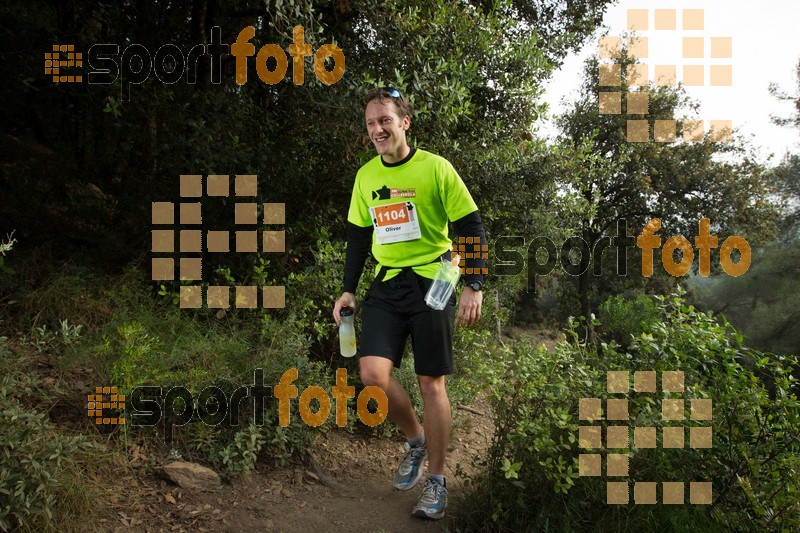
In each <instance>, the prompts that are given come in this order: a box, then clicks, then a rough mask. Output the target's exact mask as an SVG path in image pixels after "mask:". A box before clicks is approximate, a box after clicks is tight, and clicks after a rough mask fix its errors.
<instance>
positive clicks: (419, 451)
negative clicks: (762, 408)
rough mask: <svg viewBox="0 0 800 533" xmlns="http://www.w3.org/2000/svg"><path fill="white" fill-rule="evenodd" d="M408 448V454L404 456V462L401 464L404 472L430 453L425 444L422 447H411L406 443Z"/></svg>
mask: <svg viewBox="0 0 800 533" xmlns="http://www.w3.org/2000/svg"><path fill="white" fill-rule="evenodd" d="M405 447H406V454H405V455H404V456H403V461H402V463H401V468H403V469H404V470H408V469H409V468H411V465H412V464H413V463H414V461H417V460H419V459H420V458H421V457H424V456H425V454H426V453H427V452H428V450H427V448H426V447H425V445H424V444H422V445H421V446H411V445H410V444H409V443H407V442H406V443H405Z"/></svg>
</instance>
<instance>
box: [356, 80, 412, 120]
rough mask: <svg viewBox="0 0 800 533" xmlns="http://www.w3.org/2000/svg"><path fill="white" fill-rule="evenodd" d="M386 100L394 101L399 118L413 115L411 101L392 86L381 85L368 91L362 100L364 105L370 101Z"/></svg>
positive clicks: (383, 101) (381, 101) (382, 101)
mask: <svg viewBox="0 0 800 533" xmlns="http://www.w3.org/2000/svg"><path fill="white" fill-rule="evenodd" d="M386 100H389V101H391V102H394V105H396V106H397V110H398V111H399V112H400V117H401V118H405V116H406V115H408V117H409V118H411V117H412V116H414V107H413V106H412V105H411V102H409V101H408V98H406V97H405V96H403V93H401V92H400V91H399V90H397V89H395V88H393V87H381V88H379V89H372V90H371V91H369V92H368V93H367V98H366V100H365V101H364V107H366V106H367V104H369V103H370V102H374V101H378V102H380V103H382V104H383V103H385V101H386Z"/></svg>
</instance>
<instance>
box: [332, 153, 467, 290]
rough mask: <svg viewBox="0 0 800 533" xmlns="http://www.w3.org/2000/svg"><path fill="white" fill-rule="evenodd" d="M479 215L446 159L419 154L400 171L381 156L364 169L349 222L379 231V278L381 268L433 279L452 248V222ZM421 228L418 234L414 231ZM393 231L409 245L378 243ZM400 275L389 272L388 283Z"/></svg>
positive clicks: (375, 249) (375, 253) (374, 243)
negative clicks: (404, 269)
mask: <svg viewBox="0 0 800 533" xmlns="http://www.w3.org/2000/svg"><path fill="white" fill-rule="evenodd" d="M383 206H392V207H383ZM370 208H379V209H377V210H373V211H371V210H370ZM477 210H478V206H477V205H476V204H475V202H474V200H473V199H472V196H470V194H469V191H468V190H467V187H466V185H464V182H463V181H462V180H461V177H460V176H459V175H458V173H457V172H456V170H455V169H454V168H453V165H451V164H450V162H449V161H447V160H446V159H445V158H443V157H441V156H438V155H435V154H432V153H430V152H426V151H425V150H420V149H417V150H416V151H415V152H414V154H413V156H412V157H411V158H410V159H409V160H408V161H406V162H404V163H403V164H401V165H398V166H386V165H385V164H384V163H383V161H381V158H380V156H376V157H374V158H373V159H371V160H370V161H369V162H368V163H367V164H365V165H364V166H363V167H361V168H360V169H359V171H358V174H356V181H355V184H354V185H353V194H352V197H351V199H350V210H349V212H348V215H347V220H348V222H350V223H352V224H355V225H356V226H361V227H367V226H370V225H372V226H374V231H373V234H372V255H373V256H375V259H377V260H378V263H379V265H378V266H377V267H376V271H375V272H376V275H377V272H378V270H379V269H380V266H381V265H386V266H392V267H407V266H413V267H414V272H416V273H417V274H419V275H421V276H424V277H426V278H431V279H433V277H434V276H435V275H436V271H437V270H438V268H439V264H438V261H436V259H437V258H438V257H439V256H440V255H442V254H443V253H445V252H446V251H447V250H449V249H450V246H451V242H450V239H449V237H448V236H447V222H448V220H450V221H451V222H452V221H454V220H458V219H459V218H462V217H464V216H466V215H468V214H470V213H472V212H474V211H477ZM390 215H391V219H390ZM412 219H413V220H414V221H416V222H415V223H414V224H412ZM394 223H396V224H395V225H392V224H394ZM416 225H418V230H416V228H415V227H412V226H416ZM392 230H396V231H397V232H398V233H403V234H404V235H406V237H405V239H406V240H401V241H399V242H389V243H383V244H382V243H380V242H378V241H379V237H381V236H382V235H384V232H388V231H392ZM415 231H416V233H415ZM417 235H418V236H417ZM383 238H396V237H394V236H392V237H389V236H388V235H387V236H385V237H383ZM418 265H421V266H418ZM399 272H400V271H399V270H398V269H390V270H388V271H387V272H386V274H385V276H384V279H385V280H386V279H391V278H392V277H394V276H396V275H397V274H398V273H399Z"/></svg>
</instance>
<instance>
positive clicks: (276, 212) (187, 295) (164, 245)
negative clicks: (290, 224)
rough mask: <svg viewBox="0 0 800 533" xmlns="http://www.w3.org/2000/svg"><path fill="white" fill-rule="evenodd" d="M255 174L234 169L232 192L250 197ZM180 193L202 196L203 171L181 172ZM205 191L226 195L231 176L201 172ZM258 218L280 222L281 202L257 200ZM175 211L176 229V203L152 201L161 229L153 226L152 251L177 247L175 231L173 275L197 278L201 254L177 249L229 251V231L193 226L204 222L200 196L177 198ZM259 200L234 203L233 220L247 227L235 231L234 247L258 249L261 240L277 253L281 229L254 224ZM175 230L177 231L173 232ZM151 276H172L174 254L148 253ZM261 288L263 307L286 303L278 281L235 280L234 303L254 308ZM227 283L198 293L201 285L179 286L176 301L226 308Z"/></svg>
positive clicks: (185, 306) (283, 234) (184, 306)
mask: <svg viewBox="0 0 800 533" xmlns="http://www.w3.org/2000/svg"><path fill="white" fill-rule="evenodd" d="M257 188H258V182H257V176H254V175H237V176H236V177H235V179H234V192H235V195H236V196H237V197H245V198H246V197H255V196H256V193H257ZM180 195H181V198H182V199H187V200H188V199H190V198H198V199H199V198H200V197H202V196H203V176H200V175H193V174H192V175H181V185H180ZM206 195H207V196H211V197H225V198H227V197H229V196H230V176H226V175H209V176H207V177H206ZM260 207H261V209H262V211H263V219H262V220H263V223H264V224H274V225H283V224H285V222H286V204H269V203H264V204H261V206H260ZM177 210H178V217H179V222H180V224H181V226H182V227H185V228H186V229H180V230H176V229H175V228H174V224H175V211H176V209H175V204H174V203H172V202H153V205H152V215H153V218H152V223H153V225H154V226H159V227H160V229H154V230H152V251H153V253H154V254H173V253H175V251H176V246H175V241H176V236H177V240H178V242H179V245H178V250H179V252H180V254H181V257H180V258H179V263H178V271H179V272H178V275H179V277H178V279H181V280H192V281H201V280H202V273H203V260H202V258H200V257H184V256H183V255H182V254H184V253H188V254H199V253H201V252H202V251H203V240H204V237H205V249H206V251H207V252H211V253H229V252H230V251H231V250H230V248H231V246H230V237H231V236H230V232H228V231H205V232H204V231H203V230H202V229H196V228H197V227H198V226H201V225H202V223H203V216H202V205H201V203H200V202H192V201H185V202H184V201H181V202H180V203H179V204H178V209H177ZM258 213H259V204H258V203H256V202H253V201H252V200H251V201H243V202H236V203H234V220H235V223H236V224H237V225H242V226H246V227H248V229H246V230H237V231H235V232H234V234H235V240H236V252H251V253H252V252H258V249H259V242H261V251H262V252H271V253H281V252H284V251H285V249H286V232H285V231H271V230H261V231H259V230H258V229H257V224H258V221H259V214H258ZM176 234H177V235H176ZM259 234H260V235H261V239H259ZM152 279H153V281H171V280H174V279H175V259H174V258H172V257H155V256H154V257H153V260H152ZM259 288H260V289H261V291H260V293H261V305H262V307H264V308H271V309H275V308H283V307H284V306H285V287H283V286H265V287H258V286H236V287H234V290H235V296H234V307H236V308H240V309H255V308H256V307H258V305H257V300H258V294H259V290H258V289H259ZM230 289H231V287H228V286H227V285H222V286H209V287H208V288H207V290H206V291H205V293H206V294H205V299H204V298H203V287H202V285H191V286H186V285H184V286H181V287H180V307H181V308H182V309H198V308H200V307H202V305H203V301H204V300H205V301H206V303H207V305H208V307H209V308H210V309H228V308H230V306H231V304H230Z"/></svg>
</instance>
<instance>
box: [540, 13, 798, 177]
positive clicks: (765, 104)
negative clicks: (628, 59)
mask: <svg viewBox="0 0 800 533" xmlns="http://www.w3.org/2000/svg"><path fill="white" fill-rule="evenodd" d="M628 9H640V10H641V9H647V10H648V14H649V17H648V22H649V27H648V30H647V31H640V32H638V34H639V35H642V36H646V37H647V38H648V43H649V57H648V58H646V59H641V60H640V62H642V63H647V64H649V65H651V66H650V78H651V79H652V77H653V70H654V67H653V66H654V65H676V66H677V77H678V81H680V80H681V72H682V65H684V64H686V65H700V64H705V65H707V66H706V70H705V72H706V74H705V76H706V80H705V82H706V86H704V87H687V88H686V90H687V93H688V95H689V96H690V97H691V98H693V99H695V100H698V101H699V102H700V104H701V108H700V112H699V114H698V116H697V117H696V118H698V119H704V120H732V121H733V127H734V129H739V130H740V131H741V133H743V134H745V135H747V136H750V135H753V136H754V137H753V138H752V142H753V145H754V146H756V147H758V149H759V154H760V155H761V157H762V159H764V160H765V159H766V157H767V156H768V154H770V153H775V154H776V157H775V158H773V161H772V164H775V163H776V162H777V160H779V159H780V156H782V155H783V154H784V153H785V152H786V151H787V150H791V151H793V152H797V151H800V134H798V131H797V129H791V128H785V127H784V128H782V127H779V126H776V125H774V124H772V123H771V122H770V114H778V115H782V116H789V115H790V114H791V112H792V105H791V104H790V103H786V102H780V101H778V100H776V99H775V98H773V97H772V96H770V94H769V92H768V87H769V84H770V83H771V82H775V83H778V84H779V85H780V86H781V88H782V89H784V91H787V92H790V93H795V92H796V91H797V79H796V76H795V65H796V64H797V61H798V60H800V0H764V1H754V0H695V1H686V0H661V1H659V0H621V1H620V2H619V3H618V4H616V5H613V6H611V7H610V8H609V10H608V12H607V13H606V16H605V18H604V20H603V24H604V26H605V27H606V28H608V30H609V33H608V34H609V35H620V34H621V33H622V32H624V31H626V30H627V27H628V26H627V15H628ZM657 9H659V10H660V9H668V10H669V9H674V10H676V29H675V30H672V31H670V30H656V29H655V28H654V25H655V10H657ZM683 9H702V10H703V13H704V30H702V31H684V30H683V29H682V13H683ZM600 33H601V32H598V34H597V35H596V36H595V38H593V39H591V40H590V41H587V44H586V46H585V47H584V48H583V50H581V52H580V53H579V54H576V55H573V56H571V57H569V58H568V59H567V60H566V61H565V63H564V66H563V67H562V68H561V69H560V70H559V71H558V72H556V74H555V76H554V77H553V78H552V80H551V81H550V83H548V84H547V92H546V94H545V100H546V101H547V102H548V103H549V104H550V113H551V114H557V113H560V112H562V111H563V110H564V109H565V106H564V103H563V101H564V98H566V99H567V101H568V102H569V101H573V100H575V98H576V97H577V89H578V87H579V86H580V84H581V81H582V71H583V61H584V60H585V59H586V58H587V57H588V56H589V55H592V54H597V48H598V42H599V34H600ZM685 36H688V37H704V38H705V39H704V43H705V49H704V55H705V59H684V58H683V53H682V44H683V40H682V39H683V37H685ZM711 37H731V38H732V57H731V58H730V59H719V58H710V57H709V55H710V38H711ZM603 61H612V60H610V59H605V60H603ZM723 64H730V65H732V73H733V77H732V85H731V86H729V87H709V86H707V85H708V76H709V70H708V65H723ZM540 131H541V132H542V133H545V134H552V133H553V131H554V128H553V127H552V124H547V125H544V126H543V127H542V128H541V130H540Z"/></svg>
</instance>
